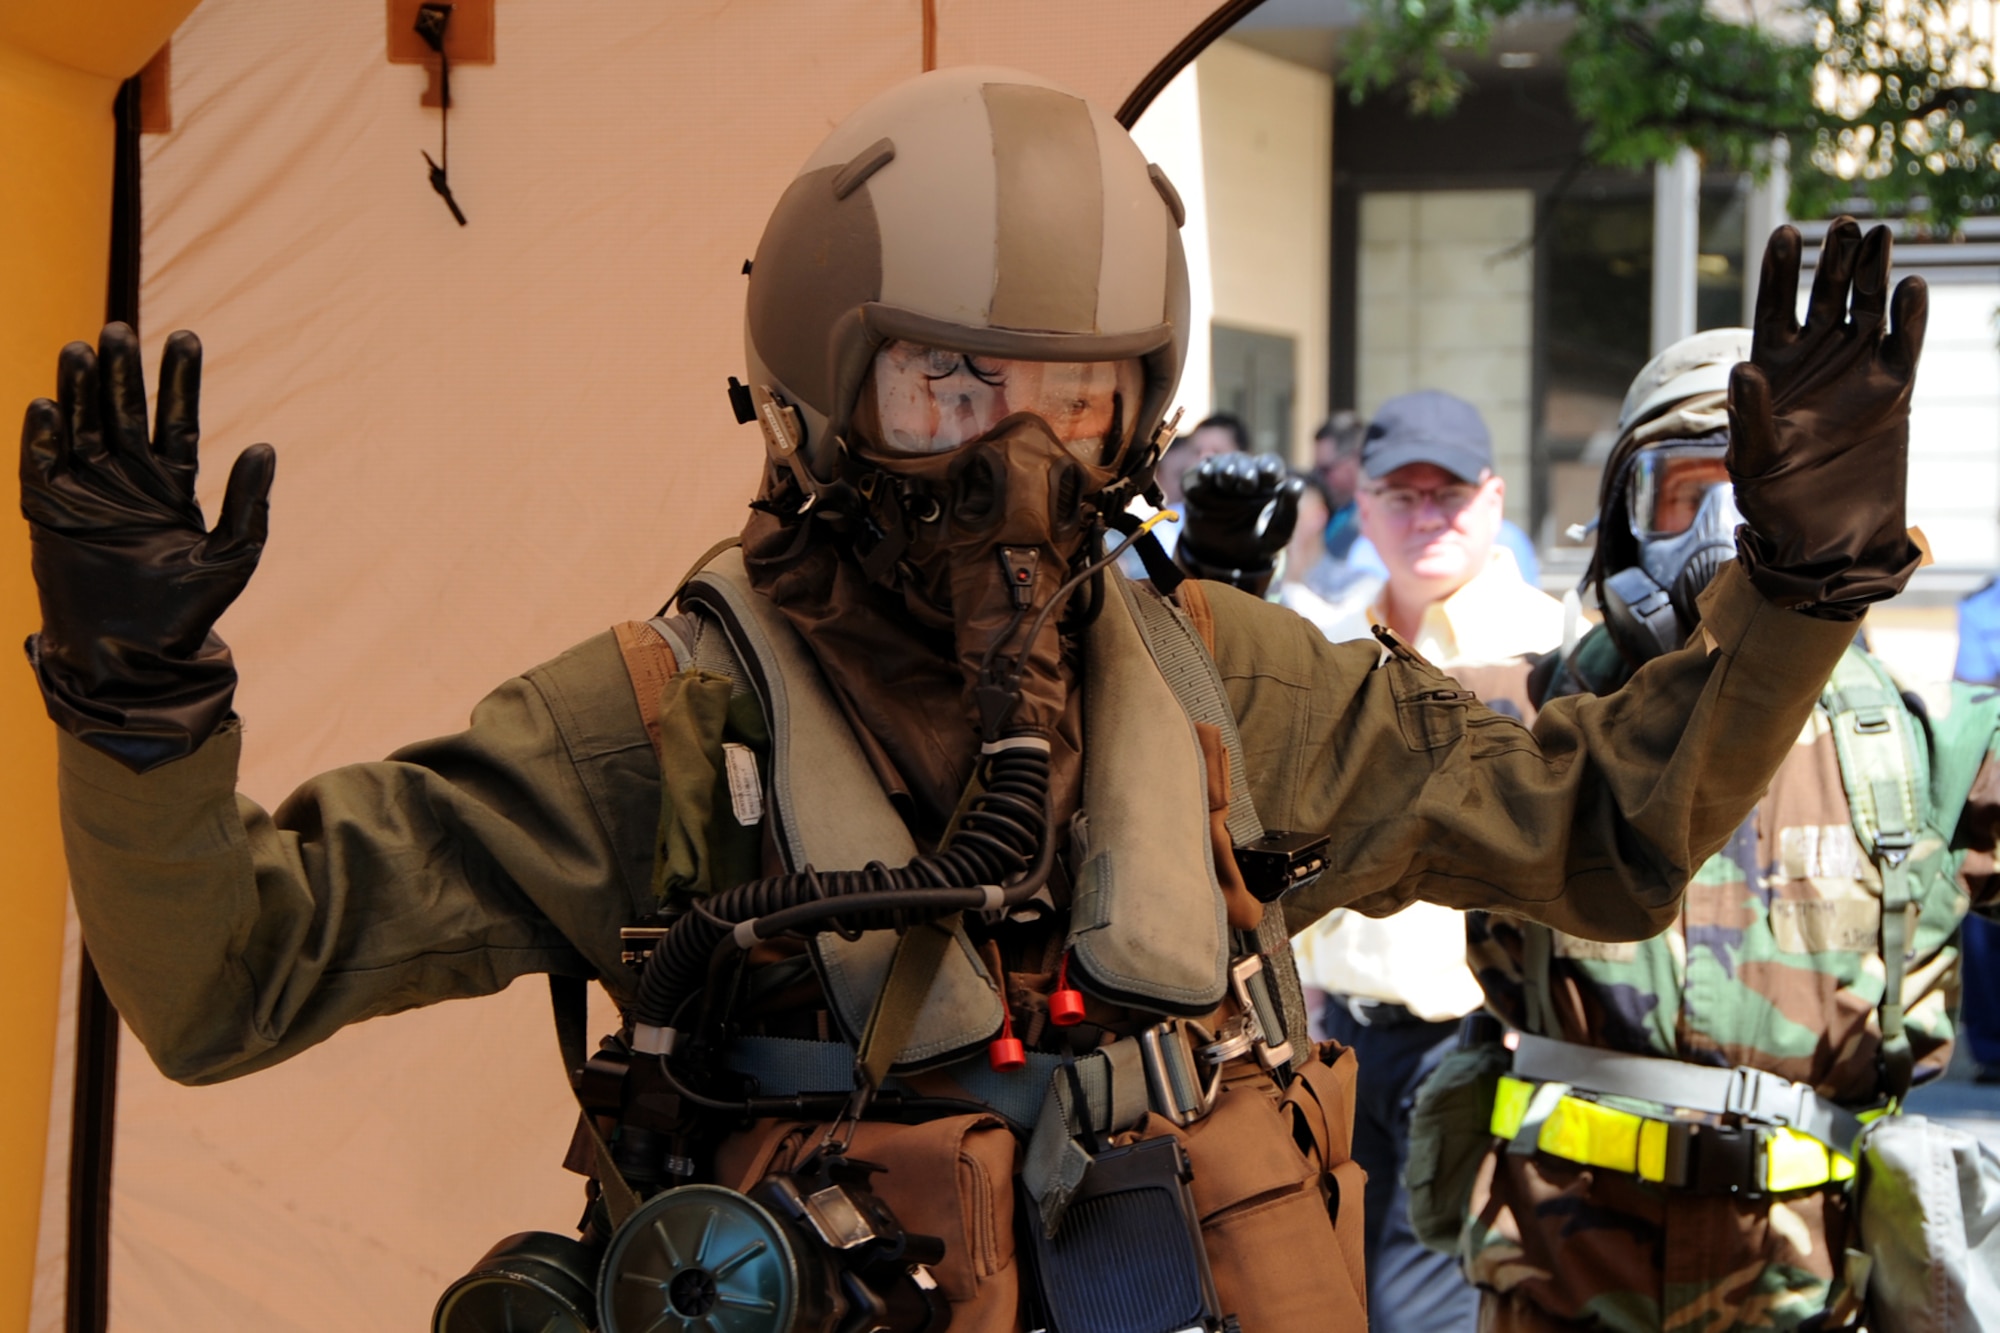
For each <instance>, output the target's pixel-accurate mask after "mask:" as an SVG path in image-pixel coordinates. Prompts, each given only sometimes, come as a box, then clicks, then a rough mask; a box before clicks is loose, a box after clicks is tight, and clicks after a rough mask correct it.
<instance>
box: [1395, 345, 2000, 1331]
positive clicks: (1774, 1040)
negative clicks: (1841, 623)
mask: <svg viewBox="0 0 2000 1333" xmlns="http://www.w3.org/2000/svg"><path fill="white" fill-rule="evenodd" d="M1749 344H1750V334H1749V332H1748V331H1747V330H1740V329H1738V330H1721V331H1715V332H1711V333H1704V334H1700V335H1697V336H1696V337H1695V338H1693V339H1689V340H1687V341H1686V342H1684V343H1681V344H1677V345H1676V346H1674V347H1672V348H1670V349H1668V350H1667V351H1666V352H1664V353H1662V354H1661V356H1660V357H1659V358H1656V359H1655V361H1654V362H1653V363H1651V364H1650V365H1648V366H1647V367H1646V369H1645V370H1644V371H1642V372H1641V374H1640V377H1639V379H1638V380H1637V381H1636V382H1635V383H1634V384H1633V386H1632V389H1631V392H1630V394H1629V395H1628V396H1627V398H1626V401H1625V405H1624V409H1623V411H1622V412H1621V423H1620V424H1621V428H1622V431H1623V435H1622V438H1621V440H1620V442H1619V445H1618V447H1617V448H1616V449H1615V450H1614V451H1613V454H1612V456H1611V459H1610V461H1609V462H1608V463H1607V466H1606V468H1605V481H1604V484H1603V488H1602V491H1601V494H1600V503H1601V507H1600V512H1599V532H1598V545H1597V555H1596V557H1595V559H1594V561H1593V565H1592V569H1591V573H1590V580H1591V582H1592V583H1593V585H1594V586H1595V588H1596V590H1597V593H1598V598H1599V604H1600V605H1601V606H1602V607H1604V609H1605V613H1606V623H1605V624H1604V625H1602V626H1600V627H1598V628H1597V629H1595V630H1593V631H1591V632H1590V634H1589V635H1587V636H1586V637H1585V638H1584V639H1583V640H1582V641H1581V642H1580V643H1578V644H1576V645H1575V646H1574V647H1573V649H1572V650H1571V651H1568V652H1566V653H1564V654H1561V655H1559V656H1558V657H1557V658H1554V659H1551V660H1550V662H1549V663H1548V664H1547V666H1548V668H1549V669H1548V670H1547V671H1546V672H1545V673H1544V674H1543V675H1542V677H1541V679H1540V680H1539V681H1538V682H1537V683H1538V686H1539V689H1538V695H1539V698H1540V699H1541V700H1547V699H1549V698H1552V697H1555V696H1558V695H1562V694H1570V693H1585V692H1587V693H1592V694H1603V693H1608V692H1609V691H1611V690H1613V689H1615V688H1616V687H1617V685H1618V684H1619V683H1620V682H1621V681H1622V680H1624V679H1625V678H1627V677H1629V676H1630V674H1631V673H1632V671H1633V670H1634V669H1635V668H1636V667H1637V666H1638V665H1639V664H1641V663H1643V662H1644V661H1646V660H1649V659H1650V658H1652V657H1655V656H1658V655H1659V654H1660V653H1661V652H1663V651H1666V650H1667V649H1668V648H1669V646H1678V645H1679V644H1680V643H1681V642H1682V641H1683V640H1684V639H1685V637H1686V636H1687V635H1688V634H1689V633H1690V632H1691V631H1692V630H1693V627H1694V626H1695V624H1696V616H1697V612H1696V610H1695V600H1696V598H1697V597H1698V595H1699V594H1700V593H1701V591H1702V590H1703V588H1704V587H1706V586H1707V584H1708V583H1709V582H1710V581H1711V580H1712V579H1713V578H1714V576H1715V573H1716V571H1717V568H1718V566H1719V564H1720V562H1721V561H1723V560H1727V559H1729V558H1732V557H1733V556H1734V555H1735V548H1734V545H1733V541H1734V538H1733V534H1734V531H1735V528H1736V525H1737V523H1738V522H1739V521H1740V518H1739V515H1738V513H1737V511H1736V508H1735V504H1734V501H1733V496H1732V487H1731V485H1730V476H1729V473H1728V472H1727V471H1726V470H1725V469H1724V466H1723V455H1724V451H1725V449H1726V448H1727V446H1728V437H1729V426H1730V422H1729V418H1728V415H1727V412H1726V392H1725V390H1726V386H1727V383H1728V376H1729V372H1730V367H1731V365H1732V364H1733V363H1734V362H1737V361H1739V360H1741V359H1744V358H1746V357H1747V356H1748V354H1749ZM1997 719H2000V695H1996V693H1995V692H1994V691H1993V690H1992V689H1990V688H1985V687H1974V686H1968V685H1964V684H1954V685H1952V686H1950V687H1949V688H1948V690H1945V691H1941V692H1939V693H1938V694H1937V695H1936V697H1934V698H1930V699H1926V700H1918V699H1916V698H1913V697H1906V696H1903V695H1902V694H1900V693H1899V691H1898V689H1897V687H1896V686H1895V685H1894V684H1893V683H1892V682H1891V680H1890V678H1889V676H1888V674H1887V672H1886V671H1884V670H1883V668H1882V667H1881V665H1880V664H1879V663H1878V662H1876V661H1875V660H1874V659H1873V658H1871V657H1870V656H1868V654H1867V653H1866V652H1865V651H1864V650H1863V649H1862V648H1861V647H1860V646H1858V645H1857V646H1855V647H1853V648H1851V649H1850V650H1849V651H1848V654H1847V656H1846V657H1845V659H1843V661H1842V663H1841V665H1840V666H1839V667H1838V668H1837V669H1836V671H1835V673H1834V676H1833V678H1832V680H1831V681H1830V682H1829V684H1828V686H1827V689H1826V692H1825V694H1824V695H1823V696H1822V698H1821V701H1820V704H1819V706H1818V708H1817V709H1816V710H1815V712H1814V713H1813V715H1812V717H1811V719H1810V720H1809V722H1808V724H1807V726H1806V728H1805V730H1804V731H1803V732H1802V733H1801V735H1800V736H1799V739H1798V743H1797V745H1796V746H1795V747H1794V748H1793V749H1792V751H1791V753H1790V755H1789V756H1788V757H1787V758H1786V759H1785V761H1784V762H1783V764H1782V766H1781V767H1780V768H1779V770H1778V772H1777V774H1776V775H1775V776H1774V778H1773V779H1772V782H1771V786H1770V789H1769V791H1768V792H1767V794H1766V795H1765V796H1764V798H1763V800H1762V801H1761V802H1760V803H1759V804H1758V806H1757V808H1756V810H1755V811H1754V812H1753V813H1752V814H1751V816H1750V818H1749V819H1748V820H1746V821H1745V822H1744V823H1743V825H1742V826H1741V827H1740V828H1739V829H1738V830H1737V832H1736V834H1735V836H1734V837H1733V838H1732V839H1731V840H1730V842H1729V843H1728V844H1727V845H1726V846H1725V847H1724V849H1723V850H1722V851H1721V852H1719V853H1717V854H1716V855H1715V856H1713V857H1712V858H1710V860H1709V861H1708V862H1707V863H1706V864H1705V865H1704V866H1703V867H1702V868H1701V869H1700V871H1699V872H1698V873H1697V874H1696V875H1695V877H1694V879H1693V881H1692V882H1691V883H1690V884H1689V886H1688V890H1687V897H1686V900H1685V903H1684V904H1683V906H1682V909H1681V912H1680V915H1679V918H1678V920H1677V921H1676V922H1675V923H1674V925H1673V926H1672V927H1671V928H1669V929H1668V930H1667V931H1666V932H1665V933H1664V934H1662V935H1660V936H1658V937H1657V938H1654V939H1651V940H1647V941H1644V942H1641V943H1623V944H1613V943H1600V942H1595V941H1588V940H1582V939H1578V938H1575V937H1573V936H1570V935H1567V934H1564V933H1563V932H1561V931H1559V930H1551V929H1548V928H1546V927H1543V926H1540V925H1536V924H1533V923H1530V922H1527V921H1524V920H1521V919H1519V918H1514V917H1504V916H1498V915H1492V914H1488V913H1482V912H1474V913H1472V914H1471V915H1470V920H1469V923H1468V944H1469V948H1468V961H1469V962H1470V964H1471V966H1472V968H1473V970H1474V972H1475V973H1476V974H1477V976H1478V977H1479V980H1480V984H1481V986H1482V987H1483V989H1484V990H1485V992H1486V996H1487V1002H1488V1005H1489V1007H1490V1008H1491V1009H1492V1010H1493V1011H1494V1012H1495V1013H1497V1014H1498V1015H1499V1016H1500V1017H1501V1018H1503V1019H1504V1020H1505V1021H1506V1022H1507V1023H1508V1024H1509V1025H1510V1026H1511V1027H1513V1028H1514V1029H1516V1030H1517V1031H1518V1032H1520V1033H1523V1034H1530V1035H1529V1036H1528V1037H1526V1038H1525V1039H1517V1040H1520V1041H1521V1046H1522V1049H1521V1050H1520V1051H1517V1052H1516V1054H1515V1055H1514V1056H1513V1057H1512V1061H1511V1063H1512V1072H1511V1074H1509V1075H1508V1076H1506V1077H1501V1078H1498V1086H1497V1087H1495V1088H1493V1093H1492V1096H1493V1098H1494V1100H1493V1101H1491V1102H1490V1103H1482V1107H1484V1106H1487V1105H1490V1106H1491V1107H1492V1113H1491V1116H1490V1119H1489V1121H1488V1124H1487V1125H1486V1126H1485V1130H1486V1132H1488V1133H1490V1134H1492V1135H1494V1137H1493V1138H1492V1139H1490V1140H1489V1142H1488V1149H1487V1151H1486V1152H1485V1154H1484V1159H1483V1161H1479V1162H1478V1165H1477V1167H1476V1169H1475V1170H1473V1171H1471V1172H1469V1173H1468V1174H1469V1176H1470V1179H1469V1193H1468V1194H1466V1195H1465V1196H1464V1208H1463V1212H1462V1214H1461V1215H1460V1216H1461V1217H1462V1226H1461V1227H1460V1228H1459V1230H1458V1234H1457V1236H1456V1237H1455V1240H1456V1246H1457V1250H1458V1254H1459V1257H1460V1260H1461V1262H1462V1264H1463V1266H1464V1269H1465V1272H1466V1274H1467V1276H1468V1277H1469V1278H1470V1279H1471V1280H1472V1281H1474V1282H1476V1283H1477V1284H1478V1285H1479V1286H1480V1287H1481V1288H1482V1289H1483V1291H1484V1293H1485V1297H1484V1301H1485V1308H1484V1310H1483V1314H1482V1320H1481V1326H1482V1328H1484V1329H1489V1330H1515V1329H1554V1328H1591V1329H1605V1330H1615V1331H1616V1333H1654V1331H1656V1330H1683V1329H1684V1330H1699V1333H1723V1330H1737V1329H1742V1330H1774V1329H1795V1328H1814V1329H1834V1328H1841V1327H1845V1326H1851V1325H1853V1324H1854V1323H1855V1322H1856V1321H1857V1320H1858V1319H1860V1318H1861V1317H1863V1315H1864V1312H1865V1300H1864V1298H1863V1292H1864V1289H1865V1285H1866V1283H1865V1273H1864V1272H1862V1271H1860V1269H1859V1267H1858V1265H1857V1258H1858V1256H1855V1255H1853V1254H1852V1253H1851V1252H1852V1251H1853V1250H1854V1249H1856V1248H1858V1242H1857V1241H1856V1239H1855V1237H1854V1233H1853V1228H1852V1226H1851V1223H1850V1201H1849V1195H1850V1188H1849V1186H1850V1182H1851V1179H1852V1177H1853V1174H1854V1168H1853V1165H1852V1159H1851V1156H1850V1155H1849V1153H1848V1152H1846V1151H1841V1150H1844V1149H1849V1148H1851V1142H1852V1141H1851V1137H1849V1136H1850V1135H1851V1132H1852V1130H1853V1129H1854V1128H1855V1127H1856V1120H1857V1118H1860V1119H1865V1118H1866V1117H1867V1116H1868V1115H1869V1114H1870V1113H1874V1112H1879V1111H1881V1110H1882V1109H1883V1108H1885V1107H1891V1108H1892V1107H1893V1105H1894V1099H1895V1098H1896V1097H1897V1096H1899V1095H1900V1094H1901V1093H1902V1092H1904V1091H1907V1089H1908V1087H1909V1086H1910V1084H1911V1083H1913V1082H1922V1081H1924V1080H1925V1079H1928V1078H1931V1077H1934V1076H1936V1075H1937V1074H1938V1073H1940V1072H1941V1071H1942V1070H1943V1069H1944V1067H1945V1065H1946V1063H1947V1062H1948V1060H1949V1058H1950V1053H1951V1045H1952V1022H1951V1001H1952V999H1953V996H1954V993H1955V991H1956V981H1957V966H1958V951H1957V948H1956V944H1955V940H1956V935H1957V929H1958V925H1959V923H1960V921H1961V920H1962V919H1963V917H1964V916H1965V915H1966V913H1967V912H1968V911H1969V910H1974V909H1987V910H1992V909H1994V908H1996V907H2000V882H1996V880H1995V878H1994V874H1993V857H1992V854H1991V848H1992V846H1993V842H1994V830H1995V828H1996V826H2000V762H1996V758H1995V751H1996V747H1995V725H1996V720H1997ZM1857 810H1858V811H1859V816H1858V817H1857ZM1899 826H1901V827H1899ZM1885 900H1886V901H1887V902H1888V904H1889V910H1888V911H1887V912H1885V910H1884V904H1885ZM1904 900H1906V901H1907V906H1906V907H1904V908H1903V909H1902V910H1901V911H1898V910H1896V904H1897V903H1898V902H1899V901H1904ZM1898 939H1901V941H1902V942H1903V948H1902V949H1901V950H1896V949H1895V948H1894V941H1896V940H1898ZM1885 940H1887V941H1890V942H1891V943H1890V944H1889V945H1888V947H1885ZM1895 952H1901V953H1902V954H1903V958H1902V961H1901V965H1900V966H1895V965H1892V964H1885V956H1887V955H1889V954H1891V953H1895ZM1898 973H1900V978H1899V980H1900V984H1899V985H1897V986H1895V988H1894V990H1893V992H1891V993H1888V994H1886V1003H1885V985H1886V984H1887V983H1890V982H1892V981H1894V980H1897V977H1896V974H1898ZM1537 1037H1539V1038H1542V1039H1552V1040H1544V1041H1543V1042H1540V1043H1538V1042H1536V1041H1535V1038H1537ZM1556 1043H1561V1045H1557V1044H1556ZM1578 1048H1584V1049H1582V1050H1579V1049H1578ZM1493 1049H1496V1050H1497V1048H1493ZM1531 1051H1533V1052H1534V1053H1535V1054H1536V1056H1537V1059H1539V1060H1540V1061H1542V1063H1543V1066H1544V1067H1543V1068H1541V1069H1539V1070H1536V1071H1534V1072H1536V1073H1539V1074H1549V1073H1552V1072H1554V1071H1555V1070H1557V1069H1563V1070H1569V1071H1574V1072H1572V1073H1570V1074H1568V1075H1565V1078H1566V1080H1567V1081H1565V1082H1562V1083H1559V1084H1558V1083H1553V1082H1552V1081H1550V1080H1547V1079H1542V1078H1535V1077H1522V1066H1523V1064H1524V1063H1525V1060H1524V1057H1525V1056H1527V1055H1528V1054H1529V1053H1530V1052H1531ZM1604 1053H1622V1054H1624V1055H1627V1056H1640V1057H1656V1058H1657V1060H1658V1061H1659V1062H1664V1061H1680V1062H1684V1065H1682V1066H1667V1067H1666V1073H1667V1075H1668V1076H1669V1077H1668V1081H1666V1082H1664V1083H1658V1084H1657V1085H1656V1087H1653V1088H1648V1087H1646V1086H1644V1084H1643V1082H1638V1083H1635V1082H1631V1081H1624V1077H1623V1071H1630V1070H1632V1069H1635V1068H1636V1069H1637V1070H1639V1077H1640V1078H1641V1079H1642V1080H1643V1077H1644V1076H1645V1074H1646V1073H1647V1072H1648V1071H1649V1070H1650V1071H1651V1072H1653V1073H1654V1074H1655V1075H1656V1076H1657V1075H1658V1074H1659V1072H1660V1063H1656V1061H1643V1062H1635V1061H1631V1060H1624V1061H1622V1062H1621V1061H1618V1060H1617V1059H1616V1058H1615V1057H1613V1058H1611V1059H1606V1058H1605V1054H1604ZM1475 1058H1476V1057H1475ZM1507 1063H1508V1057H1506V1056H1497V1058H1495V1059H1493V1060H1490V1061H1488V1062H1487V1065H1486V1068H1487V1071H1488V1078H1489V1082H1488V1084H1487V1086H1488V1087H1493V1082H1492V1079H1493V1076H1494V1075H1497V1074H1498V1072H1499V1069H1500V1068H1501V1067H1502V1066H1504V1065H1506V1064H1507ZM1612 1066H1617V1068H1616V1069H1615V1070H1614V1069H1613V1068H1612ZM1687 1066H1699V1067H1703V1068H1704V1071H1706V1070H1728V1069H1735V1070H1738V1071H1763V1072H1764V1073H1765V1074H1768V1075H1774V1076H1776V1079H1775V1080H1760V1079H1759V1078H1758V1076H1756V1075H1752V1074H1744V1073H1739V1074H1738V1075H1737V1076H1736V1077H1737V1078H1738V1080H1739V1085H1740V1086H1745V1087H1753V1086H1755V1087H1762V1088H1764V1089H1765V1090H1766V1091H1769V1090H1772V1089H1777V1090H1782V1091H1788V1092H1790V1093H1791V1095H1792V1096H1793V1097H1794V1098H1795V1100H1794V1101H1793V1102H1791V1103H1789V1104H1790V1105H1794V1106H1796V1105H1810V1106H1812V1107H1815V1108H1818V1110H1819V1111H1820V1112H1822V1114H1821V1115H1820V1116H1819V1120H1818V1123H1819V1125H1821V1126H1822V1127H1826V1126H1837V1127H1838V1128H1836V1129H1832V1130H1830V1131H1829V1130H1826V1129H1824V1128H1822V1132H1821V1133H1819V1134H1818V1135H1814V1134H1806V1133H1803V1132H1802V1131H1800V1130H1798V1129H1795V1128H1788V1127H1786V1126H1785V1125H1784V1124H1783V1123H1781V1122H1780V1121H1777V1120H1774V1119H1772V1118H1768V1117H1761V1116H1759V1115H1757V1114H1755V1113H1754V1112H1753V1111H1751V1110H1750V1109H1749V1108H1748V1107H1747V1106H1738V1107H1737V1108H1736V1109H1735V1110H1734V1111H1732V1110H1729V1109H1721V1110H1718V1109H1717V1108H1716V1106H1715V1105H1709V1106H1706V1107H1704V1106H1702V1105H1700V1104H1697V1105H1695V1106H1687V1105H1683V1104H1679V1103H1678V1102H1676V1101H1674V1100H1670V1099H1656V1098H1648V1097H1644V1096H1632V1095H1630V1094H1632V1093H1635V1092H1644V1091H1664V1092H1668V1093H1673V1094H1676V1095H1677V1093H1676V1090H1677V1089H1678V1088H1679V1087H1680V1086H1682V1085H1683V1084H1692V1083H1693V1082H1694V1081H1695V1078H1696V1076H1695V1075H1694V1074H1693V1073H1692V1071H1691V1070H1689V1069H1688V1068H1687ZM1598 1071H1603V1073H1604V1076H1603V1077H1600V1076H1599V1072H1598ZM1675 1071H1679V1078H1680V1080H1681V1083H1676V1082H1674V1081H1673V1078H1672V1075H1673V1074H1674V1073H1675ZM1778 1080H1784V1081H1788V1083H1789V1084H1797V1085H1804V1089H1809V1090H1810V1096H1802V1093H1801V1091H1800V1090H1794V1089H1790V1088H1789V1087H1788V1084H1787V1083H1780V1082H1778ZM1431 1091H1432V1090H1431V1089H1427V1093H1430V1092H1431ZM1691 1091H1692V1089H1691ZM1814 1098H1817V1099H1819V1100H1817V1101H1814V1100H1813V1099H1814ZM1690 1100H1693V1101H1695V1102H1697V1103H1700V1101H1701V1098H1700V1096H1699V1095H1694V1096H1691V1097H1690ZM1829 1104H1830V1105H1829ZM1846 1113H1855V1114H1854V1115H1849V1116H1847V1118H1842V1117H1843V1115H1846ZM1808 1118H1810V1117H1808ZM1791 1119H1792V1121H1793V1124H1794V1125H1797V1124H1800V1123H1802V1121H1801V1118H1800V1117H1799V1116H1796V1115H1794V1116H1792V1117H1791ZM1828 1139H1832V1140H1836V1141H1834V1142H1832V1143H1830V1144H1828V1143H1827V1142H1826V1140H1828ZM1840 1140H1845V1141H1840ZM1828 1147H1831V1148H1832V1149H1833V1150H1834V1151H1831V1152H1829V1151H1827V1148H1828ZM1551 1149H1554V1150H1553V1151H1552V1150H1551Z"/></svg>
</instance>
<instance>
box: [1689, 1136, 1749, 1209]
mask: <svg viewBox="0 0 2000 1333" xmlns="http://www.w3.org/2000/svg"><path fill="white" fill-rule="evenodd" d="M1687 1147H1688V1168H1687V1189H1688V1190H1689V1191H1690V1192H1691V1193H1694V1194H1734V1195H1736V1196H1738V1197H1739V1198H1745V1199H1761V1198H1763V1197H1764V1134H1763V1131H1761V1130H1760V1129H1758V1128H1757V1127H1756V1126H1755V1125H1735V1126H1724V1125H1690V1126H1688V1143H1687Z"/></svg>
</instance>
